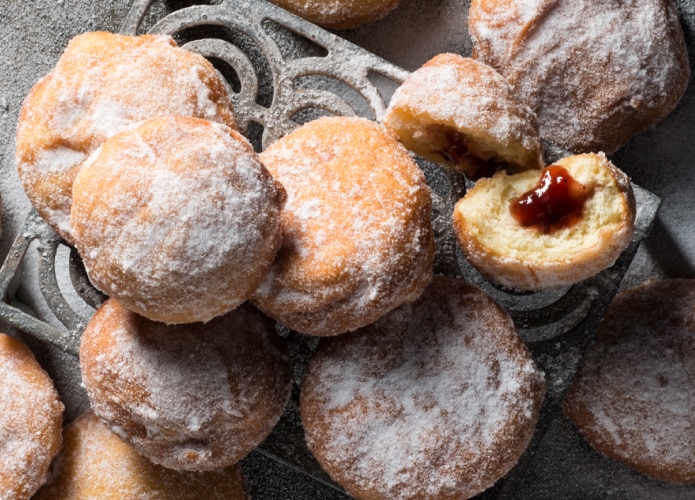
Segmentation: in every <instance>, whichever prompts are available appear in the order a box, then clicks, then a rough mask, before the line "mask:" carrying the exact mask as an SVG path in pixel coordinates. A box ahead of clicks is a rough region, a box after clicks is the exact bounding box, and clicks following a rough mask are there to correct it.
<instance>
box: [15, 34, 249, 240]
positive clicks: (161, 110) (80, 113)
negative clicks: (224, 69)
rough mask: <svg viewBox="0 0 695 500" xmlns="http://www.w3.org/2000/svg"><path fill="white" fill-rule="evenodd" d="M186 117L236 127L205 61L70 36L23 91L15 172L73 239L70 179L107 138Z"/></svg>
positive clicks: (164, 42)
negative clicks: (142, 124)
mask: <svg viewBox="0 0 695 500" xmlns="http://www.w3.org/2000/svg"><path fill="white" fill-rule="evenodd" d="M166 115H185V116H195V117H198V118H204V119H207V120H212V121H216V122H220V123H224V124H226V125H228V126H229V127H232V128H236V124H235V121H234V117H233V114H232V109H231V105H230V102H229V96H228V93H227V90H226V87H225V84H224V83H223V81H222V79H221V78H220V76H219V75H218V74H217V72H216V71H215V68H214V67H213V66H212V64H210V63H209V62H208V61H207V60H206V59H205V58H203V57H202V56H200V55H198V54H194V53H192V52H189V51H187V50H184V49H182V48H179V47H178V46H177V45H176V43H175V42H174V40H173V39H172V38H171V37H169V36H164V35H142V36H137V37H135V36H126V35H116V34H111V33H105V32H91V33H84V34H81V35H78V36H77V37H75V38H74V39H73V40H72V41H71V42H70V43H69V44H68V46H67V48H66V49H65V52H64V53H63V55H62V56H61V57H60V59H59V60H58V63H57V64H56V66H55V67H54V68H53V70H52V71H51V72H50V73H48V74H47V75H46V76H45V77H44V78H43V79H41V80H40V81H39V82H38V83H37V84H36V85H35V86H34V87H33V88H32V89H31V91H30V92H29V94H28V95H27V97H26V99H25V101H24V104H23V105H22V109H21V112H20V116H19V123H18V128H17V146H16V157H17V170H18V172H19V176H20V178H21V181H22V183H23V185H24V189H25V191H26V193H27V196H28V197H29V199H30V200H31V202H32V203H33V205H34V206H35V207H36V209H37V211H38V212H39V214H40V215H41V216H42V217H43V218H44V219H45V220H46V221H47V222H48V223H49V224H50V225H51V226H52V227H53V228H54V229H55V230H56V231H57V232H58V234H60V235H61V236H62V237H64V238H65V239H66V240H68V241H70V242H72V237H71V230H70V204H71V200H72V182H73V179H74V178H75V175H77V172H78V171H79V169H80V167H81V166H82V164H83V163H84V162H85V160H86V159H87V158H88V157H89V155H90V154H91V153H92V152H93V151H94V150H95V149H97V147H99V145H100V144H101V143H103V142H104V141H105V140H106V139H107V138H109V137H111V136H112V135H114V134H115V133H117V132H120V131H122V130H124V129H126V128H129V127H131V126H132V125H134V124H136V123H138V122H140V121H142V120H146V119H149V118H155V117H157V116H166Z"/></svg>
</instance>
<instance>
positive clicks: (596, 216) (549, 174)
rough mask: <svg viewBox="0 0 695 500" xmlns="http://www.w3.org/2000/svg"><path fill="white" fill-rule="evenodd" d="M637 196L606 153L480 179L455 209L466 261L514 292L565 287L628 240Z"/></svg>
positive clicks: (608, 260)
mask: <svg viewBox="0 0 695 500" xmlns="http://www.w3.org/2000/svg"><path fill="white" fill-rule="evenodd" d="M635 210H636V209H635V198H634V193H633V191H632V187H631V185H630V181H629V179H628V178H627V176H626V175H625V174H624V173H623V172H622V171H621V170H619V169H618V168H617V167H615V166H614V165H613V164H612V163H611V162H609V161H608V159H607V158H606V157H605V156H604V155H603V154H583V155H575V156H569V157H566V158H563V159H561V160H559V161H558V162H556V163H555V164H553V165H550V166H548V167H546V168H545V169H543V170H537V169H536V170H527V171H524V172H520V173H517V174H513V175H507V174H506V173H504V172H498V173H497V174H496V175H495V176H494V177H491V178H486V179H481V180H479V181H478V182H477V183H476V185H475V187H473V189H471V190H470V191H468V192H467V193H466V195H465V196H464V197H463V198H462V199H461V200H459V202H458V203H457V204H456V207H455V208H454V221H453V224H454V234H455V235H456V238H457V240H458V242H459V244H460V245H461V248H462V249H463V253H464V254H465V256H466V258H467V259H468V260H469V261H470V263H471V264H472V265H473V266H474V267H475V268H477V269H478V270H479V271H480V272H481V273H483V274H484V275H486V276H487V277H488V278H491V279H492V280H493V281H496V282H497V283H499V284H501V285H504V286H507V287H510V288H515V289H519V290H541V289H546V288H552V287H560V286H567V285H572V284H574V283H577V282H579V281H581V280H583V279H586V278H589V277H591V276H593V275H594V274H596V273H598V272H599V271H602V270H603V269H605V268H607V267H609V266H611V265H612V264H613V263H614V262H615V260H616V259H617V258H618V257H619V255H620V254H621V252H622V251H623V250H624V249H625V248H626V247H627V245H628V244H629V243H630V240H631V239H632V234H633V231H634V222H635Z"/></svg>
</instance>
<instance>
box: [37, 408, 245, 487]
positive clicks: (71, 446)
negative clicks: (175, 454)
mask: <svg viewBox="0 0 695 500" xmlns="http://www.w3.org/2000/svg"><path fill="white" fill-rule="evenodd" d="M64 435H65V442H64V445H63V449H62V451H61V453H60V455H59V456H58V459H57V461H56V463H55V464H54V466H53V474H52V477H51V479H50V480H49V481H48V483H47V484H46V485H44V486H43V487H42V488H41V489H40V490H39V491H38V493H37V494H36V496H34V497H33V498H34V500H55V499H58V498H61V499H70V500H88V499H95V498H98V499H100V500H122V499H125V498H132V499H136V498H147V499H150V500H199V499H201V498H205V499H210V500H247V499H248V498H249V496H248V492H247V488H246V483H245V479H244V475H243V472H242V470H241V467H239V466H238V465H231V466H229V467H226V468H224V469H221V470H216V471H209V472H185V471H175V470H173V469H167V468H165V467H162V466H161V465H155V464H153V463H152V462H151V461H150V460H149V459H147V458H145V457H143V456H142V455H140V454H138V453H137V452H136V451H135V450H134V449H133V448H132V447H131V446H129V445H128V444H127V443H126V442H125V441H123V440H121V438H119V437H118V436H117V435H116V434H114V433H113V432H111V430H110V429H109V428H108V427H107V426H106V425H104V423H103V422H102V421H101V420H100V419H99V418H98V417H97V416H96V415H95V414H94V413H93V412H92V411H87V412H86V413H84V414H82V415H80V416H79V417H78V418H77V419H76V420H74V421H73V422H71V423H70V424H68V425H67V426H66V428H65V433H64Z"/></svg>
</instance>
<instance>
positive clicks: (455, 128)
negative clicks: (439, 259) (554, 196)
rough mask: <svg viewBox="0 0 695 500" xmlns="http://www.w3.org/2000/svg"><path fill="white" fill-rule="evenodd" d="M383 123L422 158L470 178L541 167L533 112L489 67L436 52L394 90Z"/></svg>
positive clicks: (539, 148) (541, 155)
mask: <svg viewBox="0 0 695 500" xmlns="http://www.w3.org/2000/svg"><path fill="white" fill-rule="evenodd" d="M383 123H384V125H386V127H388V128H389V129H391V130H393V131H394V132H395V133H396V135H397V136H398V137H399V138H400V140H401V142H403V144H404V145H405V146H406V147H407V148H408V149H410V150H411V151H413V152H414V153H415V154H417V155H419V156H422V157H423V158H425V159H427V160H430V161H434V162H437V163H444V164H446V165H448V166H450V167H452V168H455V169H457V170H460V171H462V172H464V173H466V174H467V175H468V176H469V177H471V178H474V179H475V178H478V177H481V176H483V175H492V173H494V171H495V170H496V169H497V168H504V169H507V170H512V171H518V170H525V169H528V168H540V167H542V166H543V147H542V145H541V139H540V135H539V132H538V125H537V123H536V116H535V114H534V113H533V112H532V111H531V110H530V109H529V108H528V106H526V105H525V104H522V103H521V102H520V101H518V100H517V99H516V97H515V96H514V95H513V93H512V89H511V88H510V87H509V84H508V83H507V82H506V81H505V80H504V78H502V76H501V75H500V74H499V73H497V72H496V71H495V70H494V69H492V68H491V67H490V66H487V65H485V64H483V63H481V62H478V61H476V60H474V59H470V58H465V57H461V56H459V55H457V54H439V55H437V56H435V57H434V58H432V59H430V60H429V61H428V62H427V63H425V64H424V65H423V66H422V67H420V68H419V69H418V70H416V71H415V72H414V73H412V74H411V75H410V76H409V77H408V78H407V79H406V80H405V81H404V82H403V84H402V85H401V86H400V87H399V88H398V89H397V90H396V92H395V93H394V95H393V97H392V99H391V102H390V103H389V106H388V108H387V110H386V113H385V115H384V118H383Z"/></svg>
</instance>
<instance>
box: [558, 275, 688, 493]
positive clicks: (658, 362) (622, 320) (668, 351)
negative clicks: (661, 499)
mask: <svg viewBox="0 0 695 500" xmlns="http://www.w3.org/2000/svg"><path fill="white" fill-rule="evenodd" d="M694 380H695V281H694V280H686V279H682V280H678V279H669V280H662V281H652V282H647V283H646V284H643V285H641V286H638V287H636V288H632V289H629V290H626V291H623V292H621V293H619V294H618V295H617V296H616V298H615V300H614V301H613V303H612V304H611V305H610V307H609V310H608V313H607V314H606V317H605V319H604V320H603V322H602V323H601V325H600V327H599V331H598V333H597V338H596V341H595V342H594V344H593V345H592V346H590V347H589V349H588V350H587V352H586V354H585V355H584V358H583V359H582V361H581V363H580V366H579V370H578V372H577V374H576V375H575V378H574V380H573V382H572V385H571V386H570V389H569V390H568V392H567V394H566V395H565V398H564V400H563V406H562V409H563V411H564V413H565V415H566V416H567V417H568V418H569V419H570V420H571V421H572V422H573V423H574V424H575V425H576V426H577V428H578V429H579V431H580V432H581V434H582V435H583V436H584V437H585V438H586V439H587V440H588V441H589V443H591V444H592V445H593V446H594V447H595V448H596V449H597V450H598V451H599V452H601V453H603V454H604V455H606V456H608V457H610V458H613V459H616V460H619V461H621V462H623V463H626V464H628V465H630V466H631V467H633V468H635V469H637V470H638V471H640V472H642V473H644V474H646V475H648V476H651V477H653V478H656V479H659V480H661V481H668V482H672V483H682V484H685V483H695V443H694V442H693V436H695V384H694V383H693V381H694Z"/></svg>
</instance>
